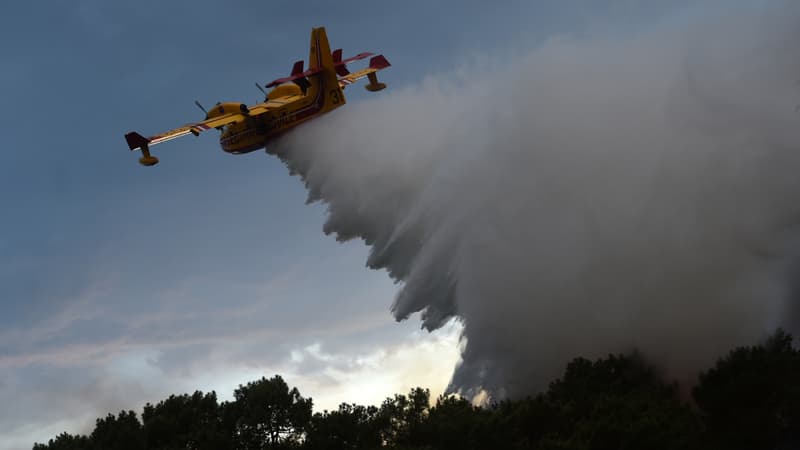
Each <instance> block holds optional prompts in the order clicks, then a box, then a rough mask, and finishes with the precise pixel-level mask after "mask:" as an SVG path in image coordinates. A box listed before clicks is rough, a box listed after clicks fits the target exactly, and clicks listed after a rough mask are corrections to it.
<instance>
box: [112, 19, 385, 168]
mask: <svg viewBox="0 0 800 450" xmlns="http://www.w3.org/2000/svg"><path fill="white" fill-rule="evenodd" d="M365 58H370V60H369V66H368V67H367V68H365V69H363V70H359V71H357V72H352V73H351V72H350V71H349V70H348V69H347V66H346V64H347V63H350V62H353V61H357V60H361V59H365ZM308 64H309V68H308V70H303V61H297V62H296V63H294V66H293V67H292V73H291V75H290V76H288V77H285V78H278V79H277V80H274V81H272V82H270V83H268V84H267V85H266V87H267V88H272V90H270V91H269V92H266V91H265V90H264V89H262V88H261V86H260V85H258V83H256V86H258V87H259V89H261V90H262V92H264V94H265V96H266V98H265V99H264V101H263V102H261V103H258V104H256V105H252V106H247V105H245V104H244V103H217V104H216V105H214V107H213V108H211V109H209V110H206V109H204V108H203V107H202V106H201V105H200V103H198V102H195V103H196V104H197V106H198V107H200V109H202V110H203V112H205V113H206V118H205V120H203V121H201V122H196V123H190V124H187V125H184V126H182V127H179V128H175V129H174V130H170V131H167V132H165V133H161V134H157V135H154V136H150V137H144V136H142V135H141V134H139V133H136V132H130V133H128V134H126V135H125V140H126V141H127V142H128V147H129V148H130V149H131V150H141V152H142V157H141V158H139V162H140V163H141V164H142V165H145V166H152V165H155V164H157V163H158V158H156V157H155V156H153V155H151V154H150V147H151V146H153V145H156V144H160V143H162V142H166V141H169V140H172V139H175V138H179V137H181V136H186V135H189V134H193V135H195V136H199V135H200V133H202V132H204V131H208V130H211V129H217V130H219V131H220V132H221V134H220V138H219V143H220V146H221V147H222V150H224V151H226V152H228V153H233V154H241V153H249V152H252V151H255V150H258V149H261V148H265V147H266V146H267V144H268V142H269V141H270V140H271V139H273V138H274V137H276V136H278V135H280V134H282V133H285V132H286V131H288V130H290V129H292V128H294V127H296V126H298V125H300V124H302V123H305V122H307V121H309V120H311V119H313V118H315V117H318V116H320V115H322V114H325V113H327V112H330V111H333V110H334V109H336V108H338V107H340V106H344V104H345V98H344V93H343V90H344V88H345V87H347V86H349V85H351V84H353V83H354V82H355V81H357V80H359V79H361V78H364V77H367V79H368V80H369V84H367V85H366V86H365V87H366V89H367V90H368V91H373V92H374V91H380V90H382V89H384V88H385V87H386V85H385V84H384V83H381V82H379V81H378V77H377V72H378V71H379V70H381V69H385V68H387V67H389V66H390V64H389V61H387V60H386V58H385V57H384V56H383V55H373V54H372V53H359V54H358V55H356V56H353V57H352V58H347V59H342V50H341V49H337V50H334V51H333V52H331V50H330V46H329V45H328V37H327V35H326V34H325V28H322V27H320V28H314V29H312V30H311V51H310V53H309V58H308Z"/></svg>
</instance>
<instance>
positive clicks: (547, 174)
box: [276, 2, 800, 396]
mask: <svg viewBox="0 0 800 450" xmlns="http://www.w3.org/2000/svg"><path fill="white" fill-rule="evenodd" d="M724 8H725V9H726V11H724V12H723V11H719V10H712V9H713V8H712V9H709V8H706V9H704V10H702V11H701V10H700V9H697V10H695V11H694V13H693V14H686V15H684V16H682V18H680V19H672V20H670V21H669V23H661V24H659V25H657V26H654V27H651V28H649V29H648V30H646V31H640V32H636V33H628V34H625V35H619V34H618V35H615V36H610V35H603V36H592V37H591V38H588V37H582V38H570V37H560V38H553V39H549V40H547V41H545V42H544V43H539V45H537V46H536V47H535V48H533V49H532V50H528V51H521V52H519V53H518V54H515V55H513V57H511V58H509V57H503V58H498V59H499V60H502V61H503V62H502V65H501V64H500V63H498V65H497V66H496V67H501V68H499V69H496V70H489V69H485V68H483V69H477V68H475V69H472V70H464V71H460V72H457V73H453V74H446V75H443V76H438V77H431V78H427V79H425V80H424V81H423V82H422V83H421V84H419V85H415V86H411V87H407V88H402V89H398V88H390V89H389V90H387V91H384V92H382V93H381V94H379V95H378V96H376V97H372V98H371V99H370V100H369V101H365V102H360V103H354V104H351V105H348V106H347V107H346V108H344V109H342V110H341V111H337V112H335V113H333V114H330V115H328V116H326V117H324V118H321V119H319V120H318V121H316V122H314V123H313V124H310V125H309V126H306V127H303V129H302V131H301V132H298V133H293V134H290V135H288V136H286V137H285V138H284V139H282V140H281V141H280V142H279V143H278V144H277V147H276V148H277V151H278V153H279V155H280V156H281V157H282V158H283V159H284V161H285V162H286V164H287V166H288V167H289V169H290V171H291V172H292V173H294V174H299V175H300V176H301V177H302V179H303V180H304V182H305V183H306V185H307V187H308V190H309V201H312V202H313V201H322V202H324V203H325V204H326V205H327V207H328V218H327V222H326V223H325V225H324V231H325V233H329V234H333V235H334V236H335V237H336V238H337V239H338V240H341V241H346V240H350V239H363V240H364V241H365V242H366V243H367V244H368V245H369V246H370V247H371V251H370V255H369V259H368V261H367V266H368V267H370V268H373V269H385V270H386V271H387V272H388V274H389V275H390V276H391V277H392V278H393V279H395V280H397V281H398V282H399V283H400V285H401V288H400V290H399V293H398V294H397V297H396V299H395V301H394V304H393V305H392V312H393V314H394V315H395V317H396V318H397V319H398V320H402V319H406V318H408V317H409V316H410V315H411V314H413V313H415V312H421V320H422V326H423V327H424V328H426V329H428V330H434V329H437V328H439V327H441V326H442V325H443V324H444V323H446V322H447V321H448V320H450V319H451V318H457V319H458V320H459V321H461V322H462V323H463V325H464V329H463V339H464V342H463V352H462V362H461V363H460V364H459V365H458V367H456V368H455V373H454V374H453V377H452V381H451V384H450V390H451V391H458V392H462V393H466V394H470V393H471V394H474V393H476V392H479V391H480V390H481V389H485V390H488V391H489V392H492V393H493V395H495V396H518V395H524V394H527V393H530V392H533V391H536V390H538V389H541V388H543V387H546V384H547V383H548V382H549V381H551V380H552V379H553V378H554V377H555V376H557V375H558V374H559V373H560V372H561V371H562V370H563V367H564V365H565V364H566V363H567V362H568V361H569V360H570V359H572V358H573V357H575V356H578V355H581V356H585V357H589V358H594V357H601V356H604V355H606V354H608V353H610V352H627V351H630V350H633V349H638V350H639V351H641V352H642V353H643V354H644V355H645V356H646V357H648V358H650V359H651V360H652V361H653V362H655V363H656V364H657V365H658V366H659V367H660V368H662V369H663V371H664V373H665V376H669V377H672V378H677V379H680V380H691V379H693V378H694V377H695V376H696V374H697V371H698V370H701V369H703V368H705V367H707V366H708V365H710V364H712V363H713V361H714V359H715V358H716V357H718V356H720V355H721V354H722V353H723V352H725V351H727V350H728V349H730V348H731V347H732V346H735V345H741V344H748V343H752V342H754V341H756V340H758V339H760V338H762V337H763V336H765V334H767V333H769V332H771V331H772V330H774V328H775V327H777V326H783V327H784V328H787V329H789V330H790V331H793V330H797V329H798V328H797V327H796V326H795V325H796V323H795V320H794V319H795V318H797V317H798V316H797V314H796V311H795V309H796V306H797V305H796V303H797V302H796V301H795V300H796V297H797V289H796V287H797V286H796V285H795V283H793V282H792V279H793V274H794V272H797V268H798V267H799V266H798V262H800V259H798V255H800V251H798V244H799V243H800V176H798V171H800V114H798V113H797V111H796V109H795V108H796V105H797V103H798V101H800V90H799V89H798V86H797V82H798V79H800V51H798V50H799V49H798V47H799V45H798V44H800V27H798V26H797V24H798V23H800V5H798V4H797V3H796V2H772V3H770V4H769V5H768V6H763V5H762V6H758V7H757V6H752V5H751V6H749V7H746V8H739V9H738V10H736V11H731V9H732V8H731V7H730V4H728V3H726V4H724ZM509 61H511V62H509ZM421 70H422V68H421Z"/></svg>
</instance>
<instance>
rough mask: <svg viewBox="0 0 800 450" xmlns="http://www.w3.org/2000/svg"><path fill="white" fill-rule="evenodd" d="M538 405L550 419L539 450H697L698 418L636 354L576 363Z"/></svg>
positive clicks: (572, 364)
mask: <svg viewBox="0 0 800 450" xmlns="http://www.w3.org/2000/svg"><path fill="white" fill-rule="evenodd" d="M540 401H541V402H543V406H544V407H545V408H546V409H547V410H549V411H550V414H552V416H551V417H550V418H549V419H548V421H549V423H548V424H547V427H546V429H545V430H543V431H544V433H543V435H542V437H541V439H540V441H539V447H540V448H552V449H573V448H574V449H598V450H599V449H621V450H624V449H631V450H633V449H642V448H647V449H652V450H656V449H664V450H667V449H675V448H681V449H691V448H699V439H700V433H701V431H702V427H701V424H700V423H699V421H698V420H697V417H696V416H695V414H694V413H693V412H692V411H691V410H690V409H689V407H688V406H687V405H684V404H682V403H681V402H680V400H679V399H678V396H677V389H676V386H674V385H668V384H665V383H664V382H662V381H661V380H660V379H659V378H658V377H657V376H656V374H655V373H654V371H653V370H652V368H650V367H649V366H648V365H647V364H646V363H645V362H644V361H643V360H642V358H641V357H640V356H639V355H636V354H634V355H630V356H623V355H616V356H615V355H609V356H608V357H607V358H605V359H600V360H597V361H595V362H591V361H588V360H586V359H583V358H577V359H575V360H573V361H572V362H571V363H570V364H569V365H568V366H567V370H566V371H565V373H564V376H563V377H562V378H561V379H559V380H556V381H555V382H553V383H551V385H550V388H549V389H548V391H547V393H546V394H545V395H544V396H543V397H542V398H541V400H540ZM540 412H541V410H540V409H539V410H537V409H534V413H535V414H539V413H540Z"/></svg>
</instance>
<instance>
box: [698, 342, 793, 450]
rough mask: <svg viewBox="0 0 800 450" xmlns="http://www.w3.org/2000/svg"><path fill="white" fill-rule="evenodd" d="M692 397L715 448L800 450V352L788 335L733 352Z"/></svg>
mask: <svg viewBox="0 0 800 450" xmlns="http://www.w3.org/2000/svg"><path fill="white" fill-rule="evenodd" d="M692 393H693V396H694V398H695V401H696V402H697V404H698V406H699V407H700V408H701V409H702V410H703V412H704V418H705V420H706V423H707V424H708V428H709V431H710V433H709V436H710V437H711V438H713V445H715V446H716V447H718V448H725V449H730V450H738V449H742V450H745V449H773V448H776V447H778V446H779V445H781V446H787V448H800V445H797V444H800V440H799V439H798V437H800V352H798V350H796V349H795V348H793V347H792V336H790V335H789V334H787V333H785V332H783V331H781V330H779V331H778V332H777V333H775V334H774V335H773V336H772V337H770V338H769V339H768V340H767V342H766V343H764V344H763V345H757V346H753V347H740V348H737V349H735V350H733V351H732V352H730V353H729V354H728V355H727V356H726V357H724V358H722V359H720V360H719V361H718V362H717V364H716V366H715V367H713V368H712V369H710V370H709V371H707V372H704V373H702V374H701V375H700V383H699V384H698V385H697V386H696V387H695V388H694V390H693V392H692Z"/></svg>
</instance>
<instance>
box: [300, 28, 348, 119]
mask: <svg viewBox="0 0 800 450" xmlns="http://www.w3.org/2000/svg"><path fill="white" fill-rule="evenodd" d="M308 65H309V69H310V70H316V69H319V73H317V74H314V75H311V76H310V77H309V81H310V82H311V86H310V87H309V89H308V93H307V95H309V96H312V97H316V96H317V94H319V95H321V96H322V97H320V100H321V106H322V109H323V112H324V111H328V110H331V109H334V108H337V107H339V106H341V105H343V104H344V103H345V100H344V94H343V93H342V90H341V89H340V88H339V79H338V77H337V76H336V67H335V65H334V62H333V56H332V55H331V47H330V45H329V44H328V35H327V34H326V33H325V28H324V27H319V28H313V29H312V30H311V51H310V52H309V55H308Z"/></svg>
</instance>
